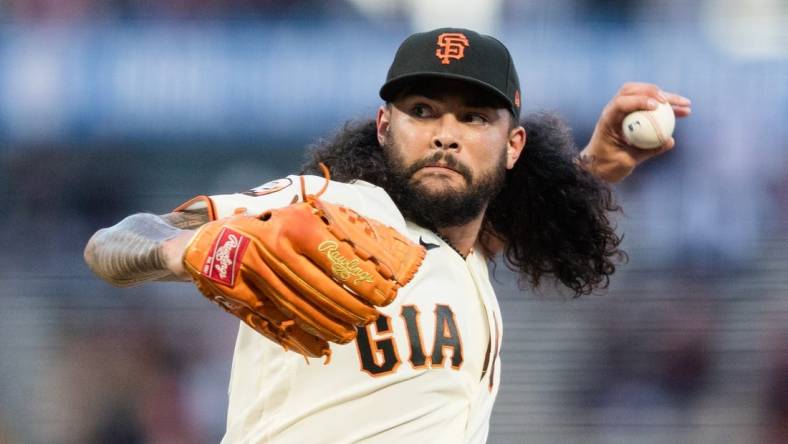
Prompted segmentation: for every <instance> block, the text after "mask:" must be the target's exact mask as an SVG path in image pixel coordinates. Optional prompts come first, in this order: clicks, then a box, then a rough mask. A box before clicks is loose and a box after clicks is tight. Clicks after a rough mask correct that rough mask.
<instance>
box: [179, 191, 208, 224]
mask: <svg viewBox="0 0 788 444" xmlns="http://www.w3.org/2000/svg"><path fill="white" fill-rule="evenodd" d="M197 202H205V207H206V208H207V209H208V218H209V219H210V220H212V221H213V220H216V210H215V209H214V207H213V201H212V200H211V198H210V197H208V196H205V195H199V196H195V197H193V198H191V199H189V200H187V201H186V202H184V203H182V204H180V205H178V206H177V207H175V209H174V210H172V212H173V213H177V212H181V211H187V210H188V209H189V207H191V206H192V205H194V204H196V203H197Z"/></svg>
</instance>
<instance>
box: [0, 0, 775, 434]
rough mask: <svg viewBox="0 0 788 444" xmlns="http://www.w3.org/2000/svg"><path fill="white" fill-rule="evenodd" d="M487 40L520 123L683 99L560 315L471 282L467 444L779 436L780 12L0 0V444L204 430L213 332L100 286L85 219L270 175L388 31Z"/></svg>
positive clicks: (349, 111) (219, 421) (763, 0)
mask: <svg viewBox="0 0 788 444" xmlns="http://www.w3.org/2000/svg"><path fill="white" fill-rule="evenodd" d="M450 24H451V25H462V26H467V27H472V28H475V29H477V30H480V31H484V32H488V33H492V34H494V35H496V36H497V37H499V38H500V39H501V40H503V41H504V42H505V43H506V44H507V45H508V47H509V49H510V50H511V51H512V53H513V56H514V59H515V61H516V62H517V68H518V71H519V73H520V76H521V83H522V85H523V90H524V101H525V105H524V110H525V112H533V111H537V110H545V109H546V110H552V111H557V112H559V113H560V114H561V115H563V116H564V117H565V118H566V119H567V120H568V121H569V122H570V124H571V125H572V127H573V128H574V130H575V133H574V134H575V137H576V140H577V143H578V145H580V146H582V145H584V144H585V143H586V141H587V140H588V137H589V135H590V133H591V131H592V129H593V125H594V123H595V121H596V118H597V116H598V115H599V113H600V111H601V109H602V107H603V106H604V105H605V104H606V102H607V101H608V100H609V98H610V97H612V96H613V95H614V94H615V92H616V90H617V89H618V88H619V87H620V85H621V84H622V83H624V82H625V81H629V80H640V81H647V82H655V83H657V84H659V85H661V86H662V87H663V88H664V89H666V90H669V91H676V92H679V93H681V94H682V95H684V96H687V97H689V98H691V99H692V100H693V115H692V116H691V117H689V118H687V119H684V120H681V121H679V122H678V124H677V129H676V133H675V137H676V139H677V142H678V147H677V148H676V149H675V150H674V151H672V152H671V153H669V154H667V155H665V156H663V157H662V158H659V159H657V160H655V161H653V162H650V163H648V164H645V165H643V166H642V167H641V168H640V169H639V170H637V171H636V174H635V175H634V176H633V177H631V178H629V179H628V180H627V181H625V182H624V183H622V184H620V185H617V186H616V191H617V194H618V196H619V199H620V201H621V203H622V204H623V206H624V209H625V211H624V213H623V215H621V216H620V217H619V219H618V224H619V228H620V231H621V232H622V233H624V234H625V247H626V249H627V251H628V252H629V255H630V263H629V264H628V265H626V266H623V267H621V269H620V271H619V272H618V273H617V274H616V275H615V277H614V279H613V282H612V284H611V287H610V289H609V291H607V292H605V293H604V294H601V295H593V296H589V297H583V298H581V299H579V300H571V299H568V298H567V297H566V296H565V294H564V293H565V292H562V291H561V290H560V289H555V288H549V287H546V288H540V289H538V290H537V291H531V290H528V291H521V290H518V288H517V281H516V277H515V276H513V275H512V274H511V273H509V272H508V271H507V270H506V269H505V267H498V268H497V270H496V271H495V277H496V286H497V288H498V295H499V298H500V301H501V304H502V309H503V316H504V324H505V326H506V329H505V340H504V345H503V351H502V353H503V367H502V369H503V385H502V387H501V390H500V395H499V397H498V403H497V405H496V409H495V411H494V414H493V417H492V428H491V435H490V439H489V442H490V443H522V442H527V443H573V442H583V443H631V442H638V443H721V442H724V443H786V442H788V297H786V295H787V294H788V229H787V227H788V174H787V173H786V170H787V167H788V125H786V123H788V122H787V119H788V2H786V1H784V0H749V1H743V0H742V1H735V0H706V1H701V0H694V1H693V0H687V1H671V0H643V1H632V0H616V1H611V0H552V1H550V2H541V1H536V0H523V1H517V0H471V1H466V2H462V4H461V6H460V5H459V4H456V3H455V2H453V1H450V0H437V1H425V0H326V1H320V0H289V1H276V0H156V1H153V0H104V1H100V0H0V208H2V212H0V282H1V283H2V285H0V307H2V308H0V443H156V444H159V443H176V444H177V443H213V442H218V440H219V438H220V437H221V435H222V432H223V427H224V419H225V410H226V405H227V396H226V387H227V380H228V376H229V368H230V359H231V355H232V349H233V345H234V340H235V334H236V331H237V322H236V321H235V320H234V318H231V317H229V316H228V315H227V314H225V313H224V312H222V311H220V310H217V309H216V308H215V307H214V306H212V305H211V304H210V303H209V302H208V301H207V300H205V299H204V298H202V297H201V296H200V295H199V294H198V293H197V292H196V291H195V290H194V289H193V288H191V287H189V286H187V285H182V284H172V283H159V284H152V285H145V286H142V287H137V288H132V289H116V288H112V287H110V286H109V285H107V284H105V283H103V282H102V281H100V280H98V279H97V278H95V277H94V276H92V275H91V274H90V272H89V270H88V269H87V267H86V266H85V264H84V263H83V261H82V248H83V247H84V244H85V243H86V241H87V239H88V238H89V237H90V235H91V234H92V233H93V232H94V231H95V230H97V229H98V228H100V227H104V226H108V225H111V224H114V223H115V222H117V221H118V220H120V219H121V218H123V217H124V216H126V215H128V214H130V213H134V212H140V211H148V212H153V213H165V212H169V211H170V210H171V209H172V208H174V207H175V206H177V205H178V204H180V203H181V202H183V201H185V200H187V199H189V198H191V197H192V196H194V195H197V194H218V193H229V192H236V191H243V190H247V189H250V188H252V187H255V186H257V185H260V184H262V183H265V182H267V181H269V180H271V179H274V178H277V177H280V176H283V175H286V174H288V173H291V172H293V171H295V170H297V168H298V166H299V164H300V163H301V161H302V159H303V156H304V147H305V146H307V145H309V144H310V143H313V142H315V141H316V140H318V139H319V138H320V137H322V136H326V135H328V134H330V133H331V131H333V130H334V129H335V128H337V127H338V126H339V125H341V124H342V123H343V122H345V121H347V120H350V119H366V118H370V117H372V116H373V113H374V111H375V109H376V107H377V106H378V105H379V99H378V97H377V89H378V87H379V86H380V85H381V84H382V82H383V79H384V77H385V74H386V70H387V68H388V64H389V63H390V60H391V58H392V56H393V54H394V51H395V50H396V48H397V46H398V44H399V43H400V41H401V40H402V39H403V38H404V37H405V36H407V35H408V34H410V33H411V32H413V31H419V30H426V29H430V28H433V27H438V26H443V25H450Z"/></svg>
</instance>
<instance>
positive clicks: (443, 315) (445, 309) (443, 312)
mask: <svg viewBox="0 0 788 444" xmlns="http://www.w3.org/2000/svg"><path fill="white" fill-rule="evenodd" d="M445 348H451V349H452V356H451V366H452V367H453V368H454V369H457V370H459V368H460V366H462V340H461V339H460V331H459V330H458V329H457V323H456V322H455V320H454V312H453V311H451V308H450V307H449V306H448V305H441V304H438V305H436V306H435V344H434V345H433V346H432V366H433V367H441V366H443V357H444V351H445V350H444V349H445Z"/></svg>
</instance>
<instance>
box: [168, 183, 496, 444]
mask: <svg viewBox="0 0 788 444" xmlns="http://www.w3.org/2000/svg"><path fill="white" fill-rule="evenodd" d="M324 183H325V179H323V178H321V177H316V176H306V184H307V192H309V193H316V192H317V191H318V190H319V189H320V188H321V187H322V186H323V184H324ZM295 196H300V186H299V178H298V176H289V177H287V178H284V179H280V180H277V181H274V182H269V183H267V184H265V185H262V186H260V187H258V188H255V189H253V190H250V191H248V192H246V193H242V194H233V195H220V196H212V197H210V198H207V197H199V198H195V199H193V200H192V201H190V202H187V203H186V204H184V205H182V206H181V207H179V209H183V208H189V207H198V206H207V208H208V209H209V212H210V214H211V217H212V218H221V217H226V216H229V215H231V214H232V213H233V211H234V210H235V209H236V208H239V207H244V208H246V209H247V211H248V212H250V213H253V214H254V213H258V212H262V211H264V210H267V209H270V208H277V207H283V206H286V205H289V204H290V203H291V202H292V201H293V198H294V197H295ZM321 199H323V200H325V201H328V202H333V203H336V204H340V205H344V206H347V207H349V208H352V209H354V210H355V211H357V212H358V213H360V214H362V215H364V216H366V217H369V218H374V219H377V220H378V221H381V222H383V223H385V224H387V225H390V226H392V227H394V228H395V229H397V230H398V231H400V232H401V233H403V234H405V235H407V236H408V237H409V238H410V239H411V240H412V241H414V242H417V243H421V244H422V245H424V246H425V247H426V248H427V255H426V258H425V260H424V262H423V264H422V266H421V268H419V271H418V272H417V273H416V275H415V277H414V279H413V280H412V281H411V282H410V283H409V284H408V285H406V286H405V287H403V288H402V289H400V290H399V293H398V295H397V297H396V299H395V300H394V302H392V303H391V304H390V305H389V306H387V307H383V308H381V309H380V312H381V313H382V316H380V317H379V318H378V320H377V321H376V322H374V323H373V324H371V325H369V326H367V327H366V328H359V329H358V337H357V338H356V339H355V340H354V341H352V342H350V343H348V344H344V345H337V344H331V351H332V355H331V361H330V363H329V364H327V365H324V364H323V359H309V360H308V362H307V360H306V359H305V358H304V357H303V356H301V355H300V354H297V353H295V352H285V351H284V350H283V349H282V347H281V346H279V345H277V344H275V343H273V342H272V341H270V340H268V339H266V338H265V337H264V336H262V335H260V334H258V333H257V332H255V331H254V330H252V329H251V328H249V327H247V326H246V325H245V324H243V323H241V328H240V331H239V333H238V339H237V342H236V345H235V355H234V358H233V365H232V374H231V377H230V388H229V395H230V400H229V411H228V414H227V432H226V434H225V436H224V439H223V440H222V442H223V443H263V442H272V443H296V444H303V443H310V444H312V443H331V444H335V443H396V444H401V443H405V442H429V443H436V444H437V443H447V444H457V443H483V442H485V441H486V439H487V433H488V429H489V421H490V415H491V413H492V408H493V402H494V401H495V396H496V394H497V392H498V384H499V380H500V379H499V378H500V368H501V363H500V358H499V350H500V343H501V331H502V325H501V315H500V310H499V307H498V302H497V300H496V298H495V294H494V292H493V289H492V286H491V285H490V281H489V276H488V271H487V264H486V260H485V258H484V257H483V256H482V255H481V254H480V253H476V252H472V253H471V254H470V255H469V256H468V257H467V258H466V259H463V258H462V257H461V256H460V255H459V254H457V253H456V252H455V251H454V250H453V249H452V248H451V247H450V246H449V245H447V244H446V243H445V242H444V241H443V240H441V238H440V237H438V236H437V235H436V234H435V233H433V232H432V231H429V230H426V229H424V228H421V227H419V226H417V225H415V224H412V223H409V222H406V221H405V220H404V219H403V216H402V214H401V213H400V212H399V210H398V209H397V207H396V206H395V205H394V203H393V202H392V200H391V199H390V198H389V196H388V194H386V192H385V191H384V190H383V189H381V188H379V187H376V186H374V185H371V184H369V183H366V182H360V181H357V182H355V183H352V184H345V183H339V182H331V183H330V185H329V186H328V189H327V190H326V192H325V194H323V195H322V196H321Z"/></svg>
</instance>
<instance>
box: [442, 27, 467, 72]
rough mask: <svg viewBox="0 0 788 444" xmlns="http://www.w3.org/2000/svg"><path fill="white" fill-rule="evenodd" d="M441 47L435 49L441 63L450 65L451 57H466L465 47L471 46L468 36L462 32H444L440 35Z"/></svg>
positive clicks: (458, 58)
mask: <svg viewBox="0 0 788 444" xmlns="http://www.w3.org/2000/svg"><path fill="white" fill-rule="evenodd" d="M438 46H439V48H438V49H436V50H435V55H436V56H437V57H438V58H439V59H441V63H443V64H444V65H448V64H449V63H451V60H450V59H455V60H460V59H461V58H463V57H465V48H466V47H467V46H469V44H468V38H467V37H465V34H463V33H460V32H444V33H443V34H441V35H439V36H438Z"/></svg>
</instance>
